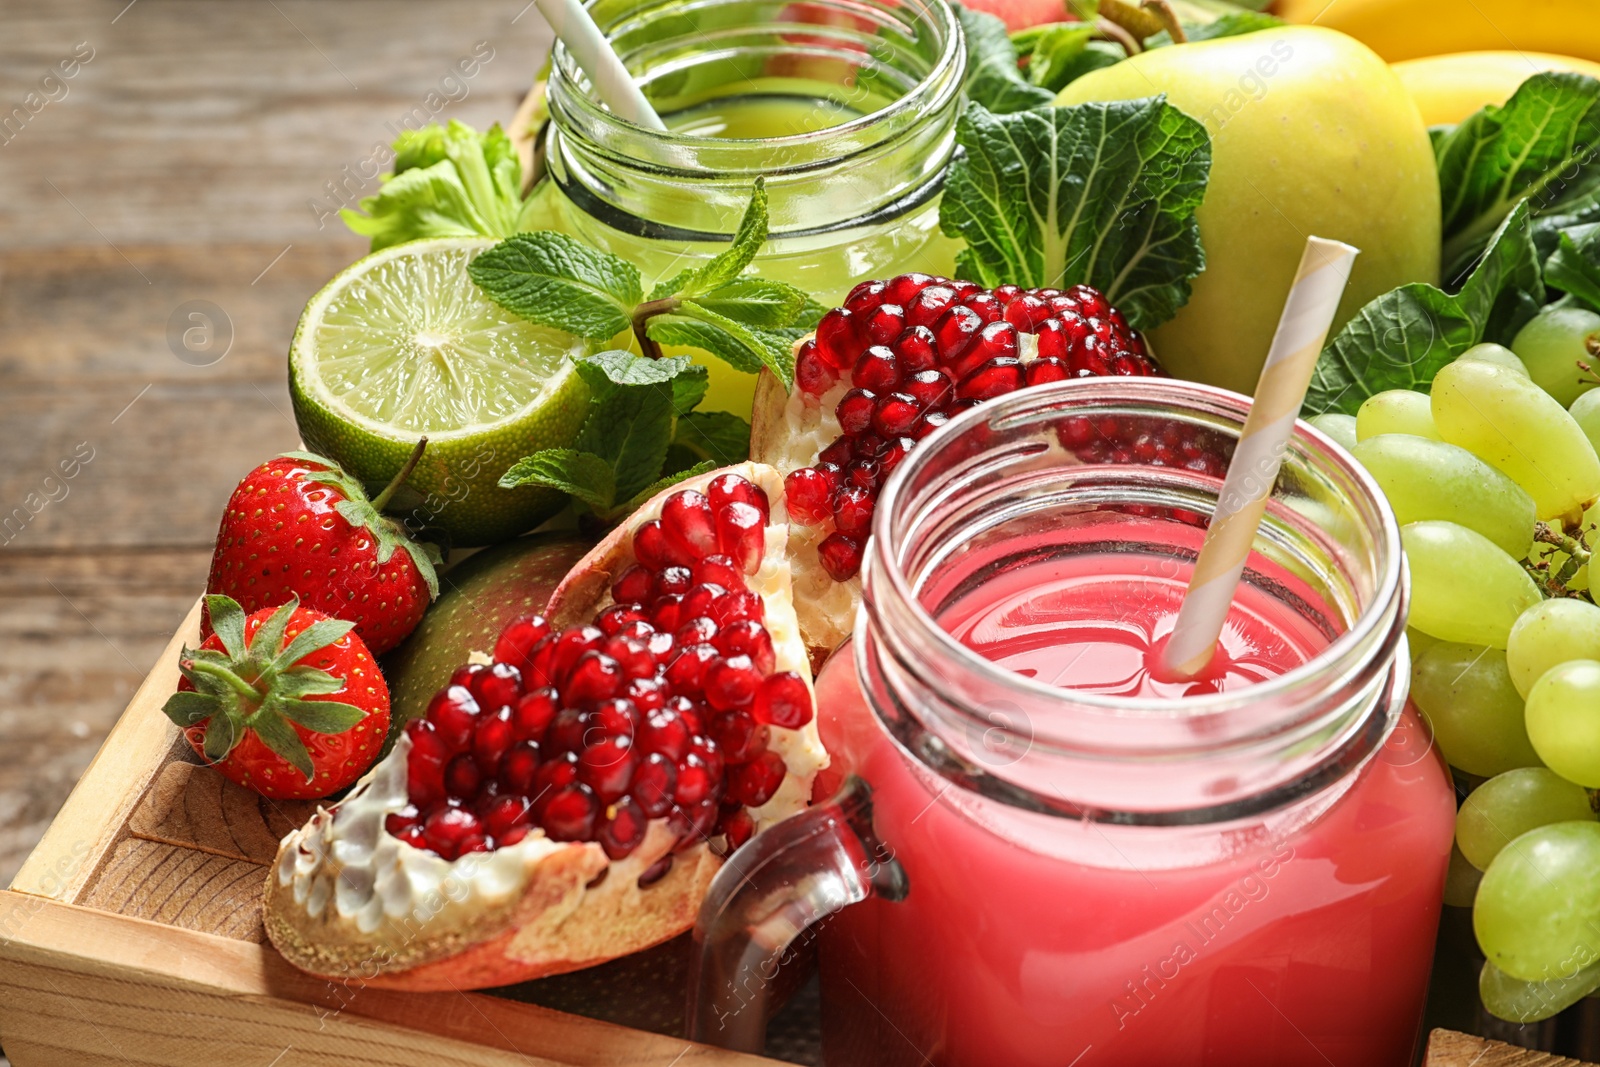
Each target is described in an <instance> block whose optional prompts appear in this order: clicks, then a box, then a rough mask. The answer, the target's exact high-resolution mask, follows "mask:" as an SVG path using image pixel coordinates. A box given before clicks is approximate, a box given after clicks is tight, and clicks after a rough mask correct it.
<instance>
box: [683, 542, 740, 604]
mask: <svg viewBox="0 0 1600 1067" xmlns="http://www.w3.org/2000/svg"><path fill="white" fill-rule="evenodd" d="M718 532H719V534H720V532H721V531H720V530H719V531H718ZM694 580H695V581H696V582H709V583H710V584H712V585H720V586H722V587H723V588H724V589H739V588H741V587H742V586H743V585H744V570H743V569H742V568H741V567H739V565H738V564H736V563H734V561H733V560H732V559H731V558H729V557H728V556H724V555H723V554H722V553H720V552H719V553H717V554H716V555H714V556H707V557H706V558H705V559H703V560H701V561H700V562H699V563H696V564H695V566H694Z"/></svg>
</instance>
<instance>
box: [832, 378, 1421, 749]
mask: <svg viewBox="0 0 1600 1067" xmlns="http://www.w3.org/2000/svg"><path fill="white" fill-rule="evenodd" d="M1129 391H1131V392H1132V395H1133V398H1135V399H1137V400H1138V401H1146V402H1150V403H1153V404H1161V403H1167V404H1177V405H1182V406H1190V407H1196V408H1202V407H1203V408H1204V409H1205V410H1206V411H1207V412H1208V413H1209V414H1213V415H1218V416H1221V417H1222V418H1224V419H1226V420H1228V421H1229V422H1230V423H1232V422H1233V421H1234V420H1237V423H1238V424H1239V426H1240V427H1242V425H1243V423H1244V417H1245V415H1246V414H1247V413H1248V411H1249V408H1250V403H1251V401H1250V399H1249V398H1248V397H1245V396H1242V395H1240V394H1238V393H1234V392H1231V391H1229V390H1226V389H1221V388H1217V387H1215V386H1209V385H1203V384H1200V383H1197V382H1178V381H1175V380H1168V379H1157V378H1083V379H1077V380H1072V381H1064V382H1055V383H1052V384H1050V385H1046V386H1042V387H1034V388H1030V389H1027V390H1023V391H1020V392H1018V393H1014V394H1012V395H1011V396H1008V397H1003V398H1000V399H998V400H994V401H990V402H989V403H986V404H983V405H979V406H976V407H974V408H971V409H969V410H967V411H964V412H961V413H960V414H958V415H957V416H955V417H954V418H952V419H951V420H950V421H949V422H948V423H946V424H945V425H944V426H943V427H942V428H941V430H940V432H939V433H938V434H937V435H934V436H933V437H931V438H929V439H928V440H926V441H925V442H923V443H922V444H921V445H920V446H919V447H918V448H916V449H913V450H911V452H910V453H909V454H908V455H907V456H906V458H905V460H904V461H902V462H901V464H900V465H899V467H897V468H896V469H895V471H894V473H893V474H892V475H891V476H890V478H889V479H888V480H887V482H886V483H885V485H884V488H883V491H882V493H881V494H880V496H879V499H878V505H877V508H876V510H875V512H874V515H873V525H872V537H871V540H870V543H869V546H868V552H867V556H866V560H865V561H864V566H863V572H862V583H863V589H864V595H863V614H864V615H870V614H871V612H872V610H873V609H872V596H871V590H873V589H874V588H875V587H877V586H878V584H879V583H885V584H886V585H887V586H888V589H889V592H890V594H891V595H892V596H893V597H895V598H896V599H897V600H899V601H900V602H901V604H902V605H904V607H905V608H906V609H907V610H904V611H900V612H898V613H897V618H896V620H895V621H896V625H897V626H899V625H909V626H911V627H913V628H914V629H915V631H916V632H915V633H914V634H912V635H909V636H911V637H912V638H913V639H914V640H916V641H918V642H919V643H923V642H926V643H931V644H932V645H933V646H934V647H936V648H938V650H939V652H940V654H941V655H942V656H947V657H949V658H950V659H951V660H953V661H954V662H955V663H956V664H957V665H959V667H960V668H961V669H962V670H965V671H971V672H973V673H974V674H975V675H976V676H977V677H979V678H981V679H982V681H983V682H984V684H985V685H991V684H992V685H994V686H996V687H998V688H999V689H1001V690H1002V691H1007V692H1014V693H1016V694H1018V695H1019V696H1022V697H1026V698H1028V699H1030V700H1033V701H1040V700H1043V701H1061V702H1063V703H1070V704H1071V705H1072V706H1073V708H1074V709H1075V710H1080V711H1086V712H1106V713H1112V714H1115V715H1116V716H1117V717H1119V718H1160V719H1174V718H1198V717H1202V716H1208V715H1217V714H1221V713H1226V712H1229V711H1233V710H1236V709H1238V708H1240V707H1242V706H1245V705H1249V704H1255V703H1259V702H1261V701H1266V700H1272V699H1274V698H1286V697H1287V698H1292V695H1293V694H1294V693H1295V692H1296V691H1297V690H1304V689H1305V688H1306V687H1307V686H1308V684H1311V683H1314V682H1315V680H1316V679H1318V678H1319V677H1322V676H1323V675H1325V674H1327V673H1328V672H1329V671H1330V669H1334V668H1337V667H1338V666H1339V665H1340V664H1341V663H1346V662H1347V661H1349V660H1350V659H1351V658H1352V657H1356V658H1359V657H1360V656H1361V651H1362V649H1364V648H1367V647H1370V645H1371V643H1372V642H1373V640H1374V639H1375V638H1376V637H1378V636H1379V635H1378V634H1377V633H1376V631H1377V629H1378V628H1379V627H1380V626H1383V625H1388V626H1390V627H1394V626H1395V623H1394V622H1389V623H1387V624H1385V621H1384V619H1385V616H1386V614H1387V612H1386V611H1383V610H1379V609H1382V608H1384V607H1385V606H1386V605H1390V604H1394V603H1397V602H1398V604H1399V611H1398V615H1397V617H1398V619H1399V620H1400V621H1401V623H1402V624H1403V620H1404V618H1405V611H1404V608H1405V600H1406V597H1407V589H1406V583H1405V578H1404V569H1403V565H1402V555H1401V546H1400V528H1399V523H1398V521H1397V520H1396V519H1395V516H1394V512H1393V509H1392V508H1390V506H1389V504H1388V501H1387V499H1386V498H1385V497H1384V495H1383V492H1382V490H1381V489H1380V488H1379V486H1378V484H1377V482H1376V480H1374V479H1373V477H1372V476H1371V475H1370V474H1369V473H1368V472H1367V471H1366V470H1365V468H1363V467H1362V466H1361V465H1360V464H1359V463H1358V462H1356V461H1355V459H1354V457H1351V456H1349V455H1348V453H1343V450H1342V449H1339V448H1338V447H1337V446H1336V445H1335V444H1334V442H1333V441H1332V440H1331V439H1330V438H1328V437H1327V436H1326V435H1324V434H1323V433H1322V432H1320V431H1319V430H1317V429H1316V428H1315V427H1313V426H1310V425H1309V424H1308V423H1306V422H1304V421H1300V422H1298V423H1297V424H1296V426H1295V432H1294V436H1293V439H1292V441H1291V444H1290V447H1291V448H1293V447H1295V446H1296V445H1300V446H1302V447H1303V446H1307V445H1309V446H1313V449H1312V450H1311V457H1312V458H1313V459H1314V460H1316V461H1317V462H1318V463H1319V464H1324V465H1326V466H1328V467H1330V468H1332V470H1333V471H1334V472H1335V473H1337V474H1338V475H1339V476H1341V477H1342V478H1344V479H1348V481H1349V482H1351V483H1353V484H1354V485H1356V486H1357V487H1359V489H1360V491H1361V493H1362V494H1363V495H1364V496H1365V497H1366V498H1367V501H1366V502H1367V503H1369V504H1370V505H1371V506H1372V511H1373V513H1374V514H1375V515H1376V517H1377V523H1378V529H1377V536H1376V537H1374V539H1373V541H1374V546H1375V548H1376V555H1377V559H1378V563H1379V566H1378V568H1377V573H1376V574H1375V575H1374V581H1373V588H1372V595H1371V600H1370V603H1369V604H1367V605H1364V606H1363V610H1361V611H1360V612H1359V614H1358V615H1357V617H1356V618H1355V619H1354V620H1345V621H1346V626H1345V628H1344V630H1343V631H1342V632H1341V633H1339V634H1338V635H1337V636H1336V637H1335V638H1334V639H1333V640H1332V641H1331V642H1329V644H1328V645H1327V647H1325V648H1323V649H1322V650H1321V651H1319V652H1318V653H1317V654H1316V655H1315V656H1312V657H1311V658H1310V659H1308V660H1306V662H1304V663H1302V664H1300V665H1299V666H1297V667H1295V668H1294V669H1292V670H1290V671H1287V672H1285V673H1283V674H1281V675H1278V676H1276V677H1274V678H1271V679H1269V680H1267V681H1264V682H1257V683H1255V684H1253V685H1250V686H1246V687H1244V688H1241V689H1236V690H1231V691H1227V692H1221V693H1211V694H1205V695H1199V696H1192V697H1182V698H1156V697H1146V698H1137V697H1119V696H1109V695H1103V694H1095V693H1085V692H1082V691H1076V690H1070V689H1063V688H1061V687H1058V686H1054V685H1050V684H1048V683H1045V682H1040V681H1035V680H1034V679H1032V678H1028V677H1024V676H1023V675H1021V674H1018V673H1016V672H1014V671H1011V670H1009V669H1007V668H1005V667H1003V666H1000V665H999V664H997V663H994V662H992V661H991V660H988V659H986V658H984V657H983V656H980V655H978V654H977V653H976V652H974V651H972V650H971V649H970V648H968V647H966V646H965V645H963V644H962V643H961V642H960V641H958V640H956V639H955V637H953V636H952V635H951V634H950V633H949V632H948V631H947V630H945V629H944V628H943V627H942V626H940V625H939V623H938V621H937V620H936V619H935V618H934V617H933V614H932V613H931V612H930V611H929V610H928V608H927V607H926V606H925V605H924V604H923V603H922V601H921V598H920V597H919V596H918V595H917V593H916V591H915V590H914V589H913V588H912V586H911V584H910V583H909V581H908V580H907V576H906V574H905V573H904V571H903V570H902V569H901V567H900V565H899V559H900V556H901V552H900V550H901V548H902V547H903V536H902V531H901V530H899V529H898V528H897V524H896V520H897V519H898V518H900V517H901V516H902V512H904V511H905V510H907V509H908V508H909V507H911V506H912V505H913V504H914V503H916V502H915V501H912V500H909V499H908V489H907V486H909V485H910V484H911V483H912V482H913V480H914V479H915V476H916V475H917V474H918V473H919V472H921V471H924V470H925V469H926V468H928V467H930V466H932V465H933V464H935V463H936V462H937V461H938V460H939V459H940V458H941V457H942V456H943V455H944V454H945V453H946V451H947V450H948V449H950V448H951V447H952V446H953V445H954V444H955V443H956V442H957V441H959V440H960V439H962V438H963V437H964V436H965V435H966V434H968V433H969V432H972V431H974V430H978V429H980V428H982V427H985V426H993V425H1004V424H1006V423H1007V422H1012V421H1016V420H1019V419H1024V418H1028V417H1036V415H1037V412H1039V411H1040V410H1046V409H1049V410H1053V409H1060V411H1061V414H1062V415H1063V416H1068V415H1070V414H1071V409H1072V405H1071V401H1073V400H1074V399H1083V398H1099V399H1113V398H1120V399H1123V400H1127V399H1129ZM1223 430H1224V432H1227V431H1228V427H1223ZM1402 632H1403V626H1402ZM1351 666H1353V667H1355V668H1359V666H1360V664H1359V663H1357V664H1353V665H1351Z"/></svg>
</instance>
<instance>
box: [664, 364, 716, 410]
mask: <svg viewBox="0 0 1600 1067" xmlns="http://www.w3.org/2000/svg"><path fill="white" fill-rule="evenodd" d="M710 387H711V373H710V372H709V371H708V370H706V368H705V366H704V365H702V364H699V363H691V364H689V365H688V366H687V367H685V368H684V369H683V373H681V374H679V375H678V376H677V377H676V378H674V379H672V414H673V415H675V416H678V417H680V418H681V417H682V416H684V415H687V414H688V413H689V412H690V411H692V410H694V407H695V405H696V404H699V403H700V401H702V400H704V399H705V395H706V390H707V389H709V388H710Z"/></svg>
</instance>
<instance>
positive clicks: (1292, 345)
mask: <svg viewBox="0 0 1600 1067" xmlns="http://www.w3.org/2000/svg"><path fill="white" fill-rule="evenodd" d="M1358 254H1359V250H1358V249H1355V248H1351V247H1350V246H1349V245H1347V244H1341V243H1340V242H1338V241H1329V240H1325V239H1324V238H1321V237H1312V238H1309V239H1308V240H1307V241H1306V250H1305V254H1304V255H1303V256H1301V257H1300V270H1299V272H1298V273H1297V274H1296V275H1295V279H1294V286H1293V287H1292V288H1290V290H1289V299H1288V301H1287V302H1286V303H1285V304H1284V305H1283V317H1282V318H1281V319H1279V320H1278V330H1277V333H1275V334H1273V337H1272V349H1271V350H1270V351H1269V352H1268V353H1267V362H1266V364H1265V365H1264V366H1262V368H1261V380H1260V381H1258V382H1257V383H1256V396H1255V401H1254V402H1253V403H1252V404H1251V405H1250V414H1249V415H1248V416H1246V418H1245V420H1244V430H1243V431H1242V432H1241V433H1240V435H1239V444H1238V447H1237V448H1235V449H1234V453H1233V462H1232V463H1230V464H1229V465H1228V476H1227V478H1226V479H1224V480H1223V483H1222V492H1221V493H1220V494H1219V496H1218V498H1217V510H1216V514H1215V515H1213V516H1212V518H1211V525H1210V527H1209V528H1208V529H1207V530H1206V539H1205V544H1203V545H1202V546H1201V547H1200V558H1199V559H1198V560H1196V561H1195V565H1194V574H1192V575H1191V576H1190V578H1189V590H1188V592H1187V593H1186V594H1185V595H1184V598H1183V606H1182V607H1181V608H1179V609H1178V622H1177V625H1176V626H1175V628H1174V629H1173V631H1172V637H1171V639H1170V640H1169V641H1168V642H1167V647H1166V652H1165V655H1164V656H1163V659H1162V668H1163V670H1164V672H1165V673H1167V674H1169V675H1171V676H1174V677H1178V678H1193V677H1194V676H1195V675H1197V674H1199V673H1200V672H1201V671H1202V670H1204V669H1205V666H1206V664H1207V663H1210V662H1211V655H1212V652H1213V651H1214V650H1215V649H1216V645H1217V638H1218V637H1220V636H1221V635H1222V626H1223V623H1225V622H1226V621H1227V619H1228V608H1229V607H1230V606H1231V605H1232V604H1233V592H1234V590H1235V589H1236V588H1238V585H1239V578H1240V576H1241V575H1243V574H1244V564H1245V560H1246V559H1247V558H1248V557H1249V555H1250V546H1251V545H1252V544H1253V543H1254V542H1255V537H1256V528H1257V527H1258V526H1260V525H1261V517H1262V516H1263V515H1265V514H1266V511H1267V498H1268V497H1269V496H1271V494H1272V486H1273V483H1274V482H1276V481H1277V480H1278V467H1279V466H1280V465H1281V464H1282V462H1283V453H1284V452H1285V451H1286V450H1287V449H1288V447H1289V438H1290V437H1291V436H1292V435H1293V433H1294V423H1295V419H1297V418H1299V416H1300V405H1301V404H1302V403H1303V402H1304V401H1305V398H1306V387H1307V386H1309V385H1310V384H1311V372H1312V369H1313V368H1315V367H1316V365H1317V356H1319V355H1320V354H1321V353H1322V345H1323V342H1325V341H1326V340H1327V339H1328V329H1329V327H1331V326H1332V325H1333V316H1334V313H1335V312H1336V311H1337V310H1338V308H1339V299H1340V298H1341V297H1342V296H1343V295H1344V289H1345V285H1346V284H1347V283H1348V282H1349V281H1350V268H1351V267H1352V266H1353V265H1354V263H1355V258H1356V256H1357V255H1358Z"/></svg>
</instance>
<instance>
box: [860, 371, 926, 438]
mask: <svg viewBox="0 0 1600 1067" xmlns="http://www.w3.org/2000/svg"><path fill="white" fill-rule="evenodd" d="M924 373H927V374H938V373H939V372H938V371H925V372H924ZM941 377H942V376H941ZM922 407H923V405H922V404H920V403H918V402H917V398H916V397H914V396H912V395H911V394H909V393H900V392H895V393H889V394H888V395H886V396H882V397H879V398H878V402H877V405H876V406H875V407H874V408H873V410H872V428H873V429H874V430H875V431H877V432H878V433H880V434H882V435H883V436H885V437H899V436H900V435H901V434H903V433H905V432H906V431H907V430H909V429H911V427H912V426H914V425H916V422H917V420H918V419H919V418H921V417H922Z"/></svg>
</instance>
